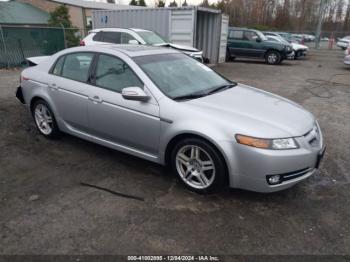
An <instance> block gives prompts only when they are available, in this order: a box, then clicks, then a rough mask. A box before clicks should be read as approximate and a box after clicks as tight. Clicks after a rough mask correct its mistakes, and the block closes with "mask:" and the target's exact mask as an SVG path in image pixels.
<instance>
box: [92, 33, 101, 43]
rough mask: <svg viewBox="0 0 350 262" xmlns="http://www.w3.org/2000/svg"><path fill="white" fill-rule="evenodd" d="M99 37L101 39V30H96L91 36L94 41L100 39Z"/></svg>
mask: <svg viewBox="0 0 350 262" xmlns="http://www.w3.org/2000/svg"><path fill="white" fill-rule="evenodd" d="M101 39H102V32H97V33H96V34H95V35H94V37H93V38H92V40H94V41H102V40H101Z"/></svg>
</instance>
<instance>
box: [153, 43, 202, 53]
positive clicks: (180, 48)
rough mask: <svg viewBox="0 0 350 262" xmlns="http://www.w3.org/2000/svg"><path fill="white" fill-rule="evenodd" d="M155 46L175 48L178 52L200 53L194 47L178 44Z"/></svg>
mask: <svg viewBox="0 0 350 262" xmlns="http://www.w3.org/2000/svg"><path fill="white" fill-rule="evenodd" d="M155 46H164V47H171V48H174V49H177V50H181V51H187V52H200V50H198V49H196V48H194V47H191V46H186V45H177V44H172V43H164V44H157V45H155Z"/></svg>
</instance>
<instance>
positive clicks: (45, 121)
mask: <svg viewBox="0 0 350 262" xmlns="http://www.w3.org/2000/svg"><path fill="white" fill-rule="evenodd" d="M34 119H35V123H36V125H37V127H38V128H39V130H40V132H41V133H43V134H44V135H50V134H51V132H52V130H53V120H52V116H51V113H50V110H49V109H48V108H47V107H46V106H45V105H43V104H37V105H36V107H35V110H34Z"/></svg>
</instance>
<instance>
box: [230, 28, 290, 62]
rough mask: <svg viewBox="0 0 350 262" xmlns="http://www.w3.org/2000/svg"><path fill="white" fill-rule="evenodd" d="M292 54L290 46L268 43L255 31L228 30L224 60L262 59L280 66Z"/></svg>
mask: <svg viewBox="0 0 350 262" xmlns="http://www.w3.org/2000/svg"><path fill="white" fill-rule="evenodd" d="M292 52H293V48H291V46H290V45H284V44H282V43H278V42H271V41H268V40H267V38H266V36H265V35H264V34H263V33H261V32H260V31H257V30H252V29H247V28H232V27H230V28H229V33H228V39H227V51H226V60H231V59H234V58H236V57H244V58H262V59H265V62H266V63H267V64H270V65H277V64H280V63H281V62H282V61H283V60H284V59H286V58H287V56H288V54H290V53H292Z"/></svg>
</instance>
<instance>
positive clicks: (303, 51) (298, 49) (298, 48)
mask: <svg viewBox="0 0 350 262" xmlns="http://www.w3.org/2000/svg"><path fill="white" fill-rule="evenodd" d="M264 34H265V35H266V37H267V39H268V40H269V41H273V42H280V43H284V44H289V43H288V42H287V41H286V40H285V39H284V38H283V37H281V36H280V35H271V33H264ZM290 45H291V46H292V48H293V53H292V54H293V56H292V55H290V56H288V58H294V59H298V58H299V57H301V56H306V55H307V53H308V51H309V47H307V46H306V45H301V44H296V43H291V44H290Z"/></svg>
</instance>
